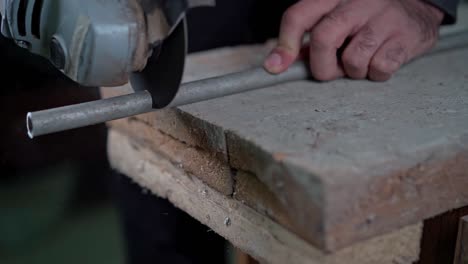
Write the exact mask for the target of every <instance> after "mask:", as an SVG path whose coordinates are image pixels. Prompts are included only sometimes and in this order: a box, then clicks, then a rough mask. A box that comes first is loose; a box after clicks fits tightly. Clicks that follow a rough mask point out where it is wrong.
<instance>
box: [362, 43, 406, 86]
mask: <svg viewBox="0 0 468 264" xmlns="http://www.w3.org/2000/svg"><path fill="white" fill-rule="evenodd" d="M405 43H406V42H405V41H404V40H403V39H402V38H395V37H394V38H389V39H388V40H387V41H386V42H385V43H384V44H383V45H382V46H381V47H380V48H379V49H378V50H377V52H376V53H375V55H374V57H372V60H371V62H370V65H369V79H371V80H373V81H387V80H388V79H390V78H391V77H392V75H393V74H394V73H395V72H396V71H397V70H398V69H399V68H400V67H401V66H402V65H403V64H404V63H406V62H407V61H408V59H409V58H408V49H407V46H405Z"/></svg>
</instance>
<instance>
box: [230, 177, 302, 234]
mask: <svg viewBox="0 0 468 264" xmlns="http://www.w3.org/2000/svg"><path fill="white" fill-rule="evenodd" d="M234 179H235V181H234V182H235V184H234V193H233V198H234V199H236V200H238V201H240V202H241V203H243V204H245V205H247V206H249V207H251V208H253V209H254V210H256V211H257V212H259V213H260V214H262V215H265V216H267V217H269V218H271V219H272V220H274V221H275V222H277V223H278V224H280V225H281V226H283V227H285V228H287V229H288V230H291V231H292V232H293V233H295V234H296V235H298V236H300V237H302V235H301V232H300V230H296V229H295V228H294V225H293V224H292V222H291V219H290V217H291V216H289V215H288V213H287V210H286V208H284V206H283V205H282V204H281V203H280V201H278V198H277V197H276V196H275V194H274V193H272V192H271V191H270V190H269V189H268V188H267V187H266V186H265V184H264V183H263V182H261V181H260V180H259V179H258V178H257V177H256V176H255V175H253V174H251V173H248V172H244V171H239V172H238V173H236V175H235V177H234ZM304 239H307V238H305V237H304Z"/></svg>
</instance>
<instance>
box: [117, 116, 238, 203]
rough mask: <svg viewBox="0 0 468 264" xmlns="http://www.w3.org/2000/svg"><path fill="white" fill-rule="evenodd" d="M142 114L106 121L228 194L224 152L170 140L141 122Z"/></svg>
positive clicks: (230, 190)
mask: <svg viewBox="0 0 468 264" xmlns="http://www.w3.org/2000/svg"><path fill="white" fill-rule="evenodd" d="M144 120H145V117H144V116H140V117H139V118H127V119H122V120H116V121H113V122H110V123H109V125H110V127H111V128H112V129H115V130H118V131H120V132H121V133H125V134H127V135H130V136H131V137H132V138H133V139H134V140H135V141H140V142H143V143H144V144H146V145H147V146H149V147H150V148H151V149H153V150H154V151H156V152H158V153H160V154H161V155H163V156H164V157H166V158H167V159H169V160H170V161H171V162H173V163H174V164H175V166H177V167H180V168H183V169H184V170H185V171H186V172H187V173H188V174H191V175H196V176H197V177H198V178H200V179H201V180H203V181H204V182H205V183H206V184H208V186H210V187H212V188H213V189H216V190H217V191H219V192H220V193H222V194H224V195H232V193H233V189H234V186H233V178H232V177H231V168H230V167H229V166H228V164H227V162H226V160H225V155H224V153H220V152H211V151H207V150H204V149H201V148H199V147H197V146H193V145H190V144H189V143H187V142H182V141H179V140H176V139H174V138H173V137H172V136H171V135H167V134H164V133H163V132H161V131H160V130H158V129H155V127H154V126H152V125H151V124H148V123H145V121H144Z"/></svg>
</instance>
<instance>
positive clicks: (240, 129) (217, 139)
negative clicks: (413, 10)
mask: <svg viewBox="0 0 468 264" xmlns="http://www.w3.org/2000/svg"><path fill="white" fill-rule="evenodd" d="M266 51H267V49H262V48H261V47H254V48H252V49H251V48H245V47H242V48H233V49H223V50H220V51H219V50H218V51H212V52H209V53H202V54H198V55H195V56H193V57H191V58H190V60H189V64H188V70H187V75H186V76H187V77H186V81H187V80H192V79H196V78H197V77H198V78H203V77H209V76H214V75H219V74H224V73H227V72H231V71H236V70H240V69H242V68H246V67H250V66H252V65H255V63H257V64H259V62H260V59H261V58H262V57H263V56H261V54H265V53H266ZM259 54H260V55H259ZM467 60H468V49H462V50H457V51H451V52H446V53H443V54H438V55H436V56H427V57H425V58H422V59H420V60H417V61H415V62H413V63H412V64H411V65H407V66H406V67H405V68H403V69H402V70H401V71H399V72H398V73H397V74H396V75H395V76H394V78H393V79H392V80H390V81H389V82H385V83H373V82H368V81H350V80H340V81H336V82H329V83H315V82H312V81H300V82H294V83H290V84H286V85H279V86H275V87H269V88H268V89H263V90H258V91H254V92H249V93H245V94H241V95H235V96H229V97H225V98H220V99H216V100H212V101H208V102H202V103H198V104H193V105H189V106H184V107H181V108H180V109H179V110H168V111H169V112H166V111H163V112H158V113H152V114H150V115H146V116H145V117H144V119H145V120H147V121H146V122H147V123H150V122H154V123H153V124H154V126H156V127H158V129H161V131H163V132H164V133H166V134H168V135H171V136H172V137H174V138H177V140H180V141H181V142H191V143H190V145H192V146H197V147H198V148H200V149H202V150H205V151H213V150H214V151H215V152H217V153H224V154H225V155H226V156H225V160H226V161H228V162H229V166H230V167H233V168H235V169H242V170H244V171H247V172H251V173H253V174H255V175H256V176H257V177H258V178H259V179H260V180H261V181H262V182H263V183H264V184H265V185H266V186H268V188H269V189H270V190H271V191H272V192H273V193H274V194H275V195H276V197H277V199H278V200H279V201H280V202H281V203H282V204H283V206H284V208H286V210H287V212H288V214H289V215H290V216H292V217H290V219H291V221H292V223H293V225H294V226H295V228H297V229H298V230H301V232H302V233H303V234H304V236H305V237H307V238H308V241H310V242H312V243H313V244H314V245H316V246H318V247H319V248H321V249H324V250H328V251H336V250H338V249H340V248H343V247H346V246H348V245H350V244H352V243H355V242H356V241H361V240H364V239H366V238H369V237H374V236H377V235H380V234H384V233H387V232H389V231H391V230H395V229H397V228H400V227H403V226H406V225H409V224H414V223H417V222H420V221H421V220H423V219H426V218H429V217H431V216H434V215H436V214H439V213H441V212H444V211H447V210H450V209H453V208H458V207H461V206H464V205H467V204H468V194H467V193H466V188H467V186H468V84H467V83H468V82H467V81H468V73H467V68H466V61H467ZM174 111H175V112H174ZM139 118H140V117H139ZM148 120H149V121H148ZM183 120H185V121H183ZM171 122H173V123H171ZM174 122H175V123H174ZM168 123H170V124H168ZM190 131H196V133H191V132H190ZM174 158H175V157H174ZM194 166H196V165H194Z"/></svg>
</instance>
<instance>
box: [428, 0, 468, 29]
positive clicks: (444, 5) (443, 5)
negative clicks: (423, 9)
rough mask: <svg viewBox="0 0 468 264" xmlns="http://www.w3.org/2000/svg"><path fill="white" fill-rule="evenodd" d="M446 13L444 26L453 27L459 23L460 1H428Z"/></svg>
mask: <svg viewBox="0 0 468 264" xmlns="http://www.w3.org/2000/svg"><path fill="white" fill-rule="evenodd" d="M426 1H427V2H429V3H431V4H432V5H434V6H435V7H438V8H439V9H440V10H442V12H444V13H445V17H444V20H443V21H442V24H444V25H451V24H454V23H455V22H456V21H457V9H458V4H459V2H460V0H426Z"/></svg>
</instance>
